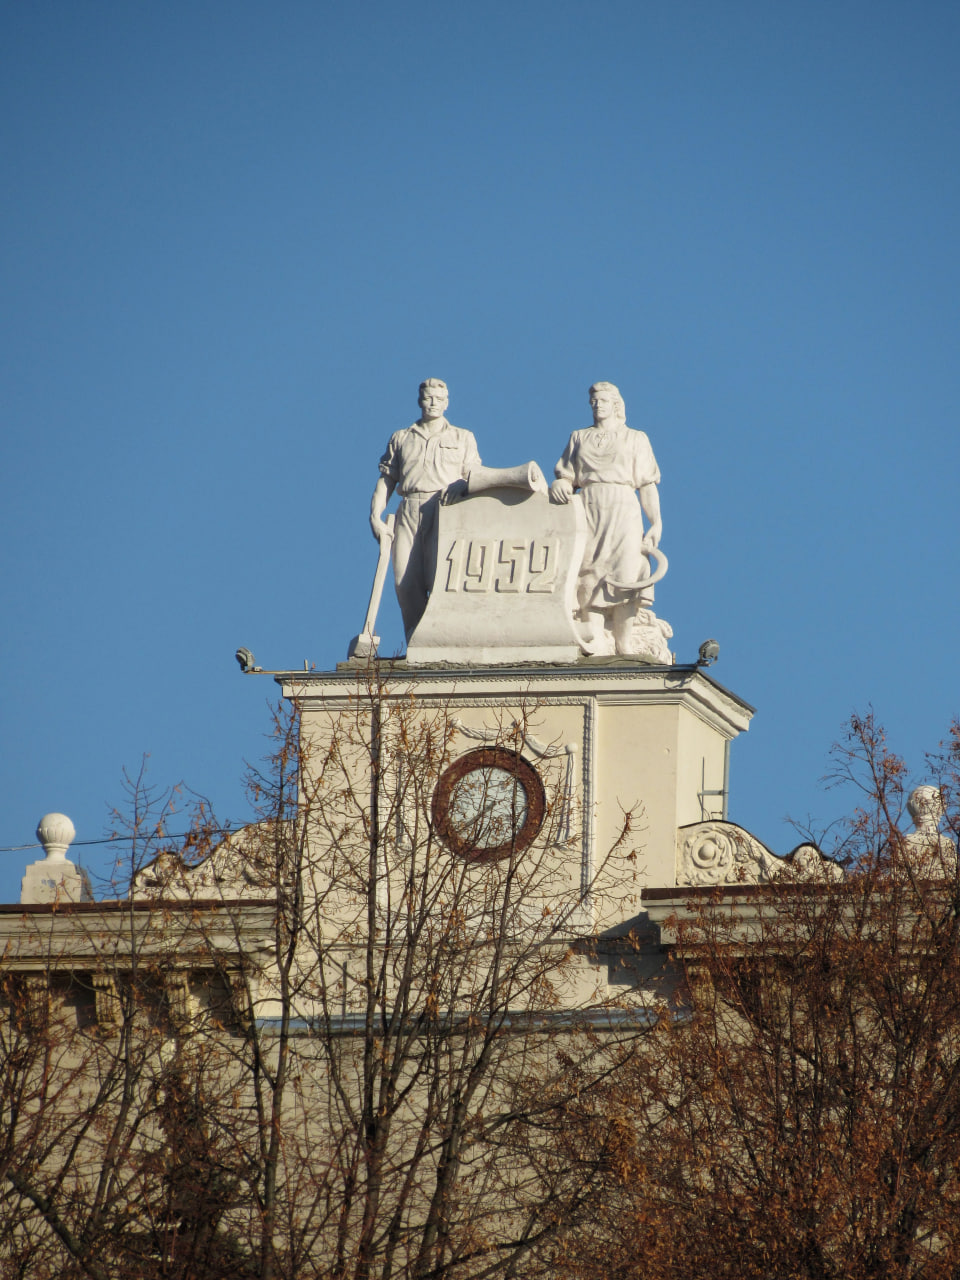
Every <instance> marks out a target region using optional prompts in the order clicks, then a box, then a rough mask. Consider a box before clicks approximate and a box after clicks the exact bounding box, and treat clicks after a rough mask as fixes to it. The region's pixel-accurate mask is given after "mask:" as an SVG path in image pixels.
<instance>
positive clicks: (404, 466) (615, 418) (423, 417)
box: [351, 378, 672, 662]
mask: <svg viewBox="0 0 960 1280" xmlns="http://www.w3.org/2000/svg"><path fill="white" fill-rule="evenodd" d="M419 399H420V417H419V418H418V420H417V421H416V422H414V423H413V425H412V426H409V427H406V428H404V429H403V430H400V431H396V432H394V434H393V435H392V436H391V437H390V441H389V443H388V445H387V448H386V451H385V452H384V454H383V457H382V458H381V459H380V478H379V480H378V481H377V485H376V488H375V489H374V492H373V499H372V501H371V504H370V526H371V528H372V530H373V533H374V536H375V537H376V538H377V539H378V541H379V543H380V549H381V553H380V565H379V567H378V573H377V580H376V582H375V586H374V593H373V596H372V597H371V610H370V611H368V615H367V623H366V625H365V627H364V633H363V634H362V635H361V636H360V637H358V638H357V640H355V641H354V645H353V647H352V648H351V653H354V654H356V655H357V656H366V655H367V654H369V653H370V652H371V651H372V650H371V648H370V645H369V642H370V641H373V640H374V639H375V637H373V635H372V630H373V617H374V616H375V612H376V606H377V604H378V602H379V596H380V592H381V591H382V587H383V580H384V577H385V574H386V565H387V561H388V559H389V558H390V553H391V549H392V559H393V570H394V578H395V582H396V589H397V598H398V600H399V603H400V610H401V613H402V615H403V625H404V630H405V632H406V636H407V639H408V641H409V639H410V637H411V636H412V635H413V632H414V630H415V629H416V626H417V624H418V622H419V621H420V619H421V617H422V616H423V613H424V610H425V608H426V605H427V601H428V599H429V596H430V592H431V590H432V588H433V583H434V578H435V575H436V572H437V525H438V519H439V508H440V507H441V506H442V505H445V504H447V503H451V502H455V501H457V500H458V499H460V498H462V497H464V496H465V495H467V494H468V493H469V494H472V493H474V492H476V491H477V489H478V488H482V487H490V485H491V484H493V483H497V481H495V480H489V481H488V483H487V484H486V485H483V484H482V483H480V482H479V481H478V476H480V475H481V473H486V475H487V476H488V477H497V476H499V477H503V476H508V475H509V476H511V477H515V476H516V475H517V474H519V473H522V476H523V479H522V480H520V479H516V478H511V479H508V480H506V481H504V480H502V479H501V480H500V481H499V483H500V484H504V483H506V484H514V485H517V486H520V487H527V488H529V489H531V490H533V491H537V490H540V491H541V492H543V491H545V490H546V483H545V481H544V480H543V477H542V473H541V472H540V469H539V467H537V466H536V464H535V463H531V464H527V466H525V467H523V468H515V469H514V471H513V472H509V473H508V472H494V471H492V470H491V469H488V468H484V467H482V466H481V462H480V454H479V452H478V450H477V443H476V440H475V439H474V436H473V434H472V432H470V431H465V430H463V429H462V428H460V427H455V426H453V425H452V424H451V423H450V422H448V421H447V418H446V409H447V405H448V403H449V395H448V391H447V387H446V384H445V383H444V382H441V381H440V380H439V379H438V378H428V379H427V380H426V381H425V382H423V383H421V385H420V397H419ZM590 405H591V408H592V410H593V425H592V426H590V427H587V428H585V429H584V430H581V431H574V433H573V434H572V435H571V437H570V439H569V441H568V443H567V447H566V449H564V451H563V455H562V457H561V458H560V460H559V461H558V462H557V465H556V468H555V472H556V479H555V480H554V481H553V483H552V484H551V486H550V489H549V495H550V501H551V502H553V503H558V504H568V503H570V502H571V501H572V500H575V499H574V495H575V494H579V499H576V500H578V501H580V502H582V505H583V512H584V517H585V524H586V544H585V547H584V552H583V557H582V561H581V563H580V566H579V573H578V576H577V582H576V606H575V610H574V621H575V624H576V635H577V640H578V642H579V644H580V647H581V648H582V650H583V651H584V652H585V653H587V654H596V655H600V654H614V653H616V654H624V655H636V654H641V655H644V656H646V657H648V658H653V659H654V660H661V661H666V662H669V661H671V657H670V654H669V650H668V649H667V645H666V640H667V637H668V636H669V635H671V634H672V632H671V630H670V627H669V626H668V624H667V623H666V622H664V621H662V620H660V619H657V618H656V616H655V615H654V613H653V611H652V609H651V607H650V606H651V604H652V601H653V583H654V582H656V581H658V580H659V579H660V578H662V577H663V575H664V573H665V572H666V567H667V562H666V557H665V556H664V555H663V553H662V552H661V551H660V549H659V548H660V539H661V534H662V528H663V526H662V521H661V518H660V497H659V491H658V489H657V485H658V483H659V481H660V471H659V468H658V467H657V462H656V459H655V458H654V456H653V450H652V449H651V447H650V441H649V440H648V439H647V437H646V435H645V434H644V432H642V431H634V430H632V429H631V428H629V427H628V426H627V423H626V412H625V409H624V403H623V398H622V397H621V395H620V393H619V391H618V390H617V388H616V387H615V386H613V385H612V383H609V382H597V383H594V385H593V386H592V387H591V388H590ZM395 490H396V491H397V492H398V493H399V494H400V496H401V498H402V502H401V504H400V507H399V510H398V511H397V513H396V515H395V516H386V517H385V516H384V513H385V511H386V508H387V504H388V502H389V501H390V497H391V495H392V494H393V492H394V491H395ZM541 501H542V499H541ZM644 516H645V517H646V521H647V524H646V527H645V526H644ZM365 639H366V641H367V642H368V643H367V645H366V646H365V645H364V643H363V641H364V640H365ZM358 641H359V642H360V644H359V645H358Z"/></svg>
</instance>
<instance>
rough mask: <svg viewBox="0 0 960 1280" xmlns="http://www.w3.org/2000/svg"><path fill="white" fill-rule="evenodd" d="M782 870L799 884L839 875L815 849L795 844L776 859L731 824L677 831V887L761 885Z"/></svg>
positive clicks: (838, 869) (703, 824)
mask: <svg viewBox="0 0 960 1280" xmlns="http://www.w3.org/2000/svg"><path fill="white" fill-rule="evenodd" d="M785 871H789V872H790V873H791V874H792V875H793V876H795V877H798V878H800V879H804V880H836V879H839V878H842V876H843V870H842V868H841V867H839V866H838V865H837V864H836V863H835V862H832V861H831V860H830V859H829V858H825V857H824V856H823V854H822V853H821V852H820V850H819V849H818V848H817V847H816V846H815V845H812V844H802V845H798V846H797V848H796V849H794V850H793V852H792V853H789V854H787V856H786V857H783V858H781V857H778V856H777V855H776V854H774V853H771V852H770V850H769V849H767V848H766V847H765V846H764V845H762V844H761V843H760V841H759V840H758V839H757V838H756V837H755V836H752V835H751V834H750V832H749V831H745V830H744V829H743V827H738V826H737V825H736V824H735V823H733V822H695V823H693V824H692V825H691V826H689V827H681V828H680V830H679V831H678V832H677V884H678V885H711V884H717V885H721V884H724V885H726V884H765V883H768V882H769V881H771V880H776V879H777V878H778V877H779V876H782V875H783V874H784V872H785Z"/></svg>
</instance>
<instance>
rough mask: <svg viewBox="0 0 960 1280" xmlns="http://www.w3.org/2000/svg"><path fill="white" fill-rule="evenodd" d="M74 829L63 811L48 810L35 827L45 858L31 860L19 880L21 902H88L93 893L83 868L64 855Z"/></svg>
mask: <svg viewBox="0 0 960 1280" xmlns="http://www.w3.org/2000/svg"><path fill="white" fill-rule="evenodd" d="M76 834H77V832H76V829H75V828H74V825H73V823H72V822H71V821H70V819H69V818H68V817H67V815H66V814H65V813H48V814H46V815H45V816H44V817H42V818H41V819H40V823H39V825H38V826H37V839H38V840H39V841H40V843H41V844H42V845H43V848H44V851H45V853H46V855H47V856H46V857H45V858H41V859H40V860H39V861H38V862H32V863H31V864H30V866H28V867H27V869H26V872H25V874H24V876H23V879H22V880H21V882H20V901H21V902H25V903H26V902H90V901H92V899H93V893H92V892H91V890H90V881H89V880H88V879H87V874H86V872H85V871H83V870H81V868H80V867H76V866H74V864H73V863H72V862H71V861H70V860H69V859H68V858H67V850H68V849H69V847H70V844H71V841H72V840H73V839H74V837H75V836H76Z"/></svg>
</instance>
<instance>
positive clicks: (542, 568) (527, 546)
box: [444, 538, 557, 593]
mask: <svg viewBox="0 0 960 1280" xmlns="http://www.w3.org/2000/svg"><path fill="white" fill-rule="evenodd" d="M445 559H446V562H447V584H446V587H445V588H444V589H445V590H446V591H499V592H501V593H504V592H506V593H510V592H519V591H527V592H530V593H534V592H550V591H553V590H554V588H555V587H556V585H557V583H556V578H557V541H556V539H555V538H550V539H537V538H535V539H533V541H531V542H509V541H507V540H505V539H504V540H499V541H498V540H497V539H494V538H490V539H487V538H472V539H471V540H470V541H469V542H465V541H463V540H462V539H460V538H455V539H454V541H453V542H452V543H451V545H450V549H449V551H448V552H447V554H446V556H445Z"/></svg>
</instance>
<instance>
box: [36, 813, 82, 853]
mask: <svg viewBox="0 0 960 1280" xmlns="http://www.w3.org/2000/svg"><path fill="white" fill-rule="evenodd" d="M76 834H77V829H76V827H75V826H74V825H73V823H72V822H71V821H70V819H69V818H68V817H67V815H66V814H65V813H47V814H44V816H43V817H42V818H41V819H40V821H39V823H38V824H37V839H38V840H39V841H40V843H41V844H42V845H43V848H44V852H45V853H46V855H47V859H48V860H49V861H50V862H64V861H65V860H66V855H67V850H68V849H69V848H70V843H71V841H72V840H73V839H74V838H75V836H76Z"/></svg>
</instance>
